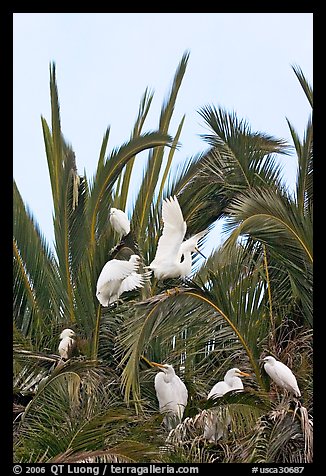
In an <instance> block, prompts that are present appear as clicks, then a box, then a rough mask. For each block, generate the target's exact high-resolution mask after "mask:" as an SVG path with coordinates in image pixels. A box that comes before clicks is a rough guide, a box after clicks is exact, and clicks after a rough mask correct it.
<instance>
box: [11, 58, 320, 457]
mask: <svg viewBox="0 0 326 476" xmlns="http://www.w3.org/2000/svg"><path fill="white" fill-rule="evenodd" d="M188 56H189V55H188V53H185V54H184V55H183V57H182V59H181V61H180V64H179V65H178V68H177V70H176V73H175V77H174V80H173V83H172V87H171V90H170V92H169V94H168V97H167V99H166V100H165V102H164V104H163V107H162V110H161V115H160V118H159V124H158V130H157V131H156V132H150V133H143V132H142V130H143V126H144V123H145V120H146V116H147V114H148V111H149V108H150V105H151V101H152V98H153V95H152V93H150V92H149V91H148V90H146V91H145V93H144V96H143V98H142V100H141V103H140V108H139V112H138V116H137V118H136V122H135V126H134V128H133V131H132V134H131V137H130V140H129V141H128V142H126V143H125V144H123V145H122V146H121V147H120V148H117V149H114V150H112V151H111V152H110V153H109V154H108V155H106V154H107V145H108V140H109V129H107V131H106V132H105V134H104V138H103V142H102V145H101V149H100V154H99V159H98V164H97V169H96V173H95V175H94V177H93V178H92V179H91V180H88V179H87V177H86V176H81V175H79V173H78V170H77V165H76V160H75V155H74V152H73V149H72V147H71V146H70V145H69V144H68V143H67V141H66V140H65V138H64V137H63V134H62V132H61V126H60V112H59V101H58V93H57V85H56V77H55V65H54V64H52V65H51V66H50V93H51V108H52V117H51V130H50V128H49V126H48V124H47V122H46V120H45V119H44V118H42V128H43V135H44V142H45V149H46V155H47V160H48V167H49V174H50V179H51V187H52V196H53V204H54V214H53V225H54V231H55V250H54V251H52V250H51V249H50V247H49V246H48V244H47V242H46V240H45V238H44V237H43V235H42V233H41V231H40V230H39V227H38V225H37V223H36V222H35V220H34V218H33V215H32V213H31V212H30V211H29V210H27V209H26V207H25V205H24V202H23V199H22V197H21V196H20V194H19V191H18V188H17V186H16V185H15V184H14V350H15V361H14V395H15V399H16V400H15V403H16V407H15V409H16V418H15V427H14V429H15V459H16V461H25V462H26V461H29V462H45V461H51V462H73V461H84V460H87V461H113V462H119V461H120V462H135V461H139V462H155V461H156V462H157V461H161V462H203V461H207V462H213V461H218V462H219V461H224V462H228V461H237V462H254V461H257V462H258V461H260V462H274V461H275V462H303V461H311V459H312V451H311V438H312V431H311V415H312V170H313V167H312V123H311V121H310V120H309V122H308V125H307V129H306V132H305V136H304V139H303V141H302V142H301V141H300V138H299V136H298V134H297V133H296V132H295V130H294V128H293V126H292V125H291V124H289V127H290V131H291V135H292V138H293V143H294V148H295V151H296V154H297V157H298V176H297V187H296V191H295V194H294V196H292V195H291V194H290V193H289V192H288V191H287V190H286V188H285V186H284V185H283V181H282V175H281V168H280V167H279V166H278V165H277V161H276V154H287V153H289V150H290V149H289V146H288V145H287V144H286V143H285V142H284V141H282V140H279V139H276V138H274V137H272V136H269V135H267V134H262V133H257V132H252V131H251V129H250V127H249V125H248V124H247V122H246V121H243V120H240V119H239V118H238V117H237V116H236V114H235V113H228V112H227V111H225V110H223V109H221V108H216V107H213V106H206V107H203V108H202V109H201V110H200V111H199V113H200V115H201V117H202V118H203V119H204V120H205V122H206V124H207V125H208V126H209V128H210V129H211V131H212V133H211V134H209V135H206V136H205V137H204V139H205V140H206V141H207V142H208V143H209V146H210V149H209V150H208V152H205V153H203V154H198V155H196V156H194V157H191V158H189V159H187V160H186V161H185V162H184V163H183V164H182V165H181V166H179V169H178V170H177V171H175V170H174V169H173V168H172V164H173V158H174V153H175V149H176V146H177V143H178V140H179V137H180V135H181V132H182V127H183V123H184V117H182V118H181V121H180V123H179V126H178V128H177V131H176V132H175V134H173V135H172V136H171V135H168V134H169V129H170V121H171V117H172V114H173V111H174V108H175V103H176V99H177V94H178V91H179V88H180V86H181V82H182V78H183V76H184V74H185V70H186V66H187V62H188ZM294 71H295V74H296V76H297V77H298V79H299V81H300V83H301V85H302V87H303V89H304V91H305V93H306V95H307V97H308V100H309V101H310V103H311V105H312V91H311V88H310V86H309V85H308V83H307V81H306V80H305V78H304V75H303V73H302V72H301V70H300V69H299V68H297V67H295V68H294ZM166 146H168V149H166ZM146 149H148V150H149V153H148V159H147V163H146V166H145V170H144V175H143V180H142V183H141V185H140V187H139V190H138V195H136V198H135V200H134V202H133V203H131V200H130V196H129V192H130V190H131V188H132V186H133V180H134V174H133V166H134V163H135V160H137V154H139V153H140V152H142V151H144V150H146ZM166 150H167V156H166V155H165V151H166ZM172 194H175V195H177V196H178V199H179V201H180V204H181V208H182V210H183V213H184V217H185V219H186V221H187V225H188V233H189V235H192V234H194V233H196V232H198V231H201V230H202V229H204V228H206V227H211V226H212V225H213V224H214V223H215V222H216V221H217V220H219V219H223V220H224V222H225V229H226V230H227V231H228V232H229V236H228V238H227V240H226V241H225V243H224V244H223V246H221V247H220V248H218V249H216V250H214V251H213V252H212V253H211V255H210V257H209V258H208V259H207V260H206V261H205V262H204V263H200V262H199V261H196V260H195V272H194V274H193V275H192V277H191V279H188V280H187V281H186V282H185V283H182V285H181V283H180V281H179V280H167V281H164V282H157V280H155V279H154V278H152V280H151V283H150V284H148V285H146V286H144V288H143V289H141V290H140V291H136V292H130V293H128V294H127V295H125V296H124V297H123V302H119V303H118V305H115V306H111V307H109V308H102V307H101V306H100V305H99V303H98V302H97V299H96V297H95V287H96V280H97V277H98V275H99V272H100V270H101V268H102V266H103V265H104V263H105V262H106V261H107V260H108V258H109V257H121V258H124V259H126V257H128V256H129V255H130V254H131V253H133V252H137V254H139V255H140V256H141V259H142V264H143V265H146V264H148V263H149V262H150V261H151V260H152V259H153V257H154V255H155V250H156V246H157V242H158V238H159V234H160V231H159V230H160V223H161V221H160V218H161V207H160V204H161V201H162V198H164V197H167V196H170V195H172ZM128 203H129V213H130V217H131V234H130V236H129V237H128V238H127V239H125V240H123V241H122V242H121V243H118V241H117V239H118V237H117V236H116V235H115V234H114V233H113V232H112V229H111V227H110V224H109V222H108V209H109V208H110V207H111V206H115V207H117V208H121V209H125V208H126V206H127V204H128ZM117 243H118V246H116V245H117ZM167 291H168V292H167ZM64 327H71V328H73V329H74V330H75V332H76V333H77V335H78V345H77V347H78V354H79V355H76V356H75V357H73V358H72V359H70V360H68V361H67V362H66V363H64V364H63V365H62V363H61V364H60V365H58V361H59V356H58V355H57V346H58V336H59V334H60V332H61V330H62V329H63V328H64ZM266 352H268V353H270V352H271V353H274V355H276V356H277V357H278V358H280V359H281V360H283V361H284V363H287V364H288V365H289V366H290V367H291V368H292V369H293V370H294V372H295V373H296V375H297V377H298V382H299V387H300V388H301V389H302V394H303V404H302V405H300V406H299V407H298V408H297V409H294V407H293V402H292V401H291V400H290V399H289V398H286V397H285V396H283V395H282V392H281V391H280V389H278V388H276V387H274V385H271V386H270V383H269V381H268V379H267V376H266V374H265V373H264V372H263V371H262V369H261V368H260V366H259V358H260V357H261V355H262V354H264V353H266ZM142 355H144V356H146V357H147V358H148V359H151V360H154V361H160V362H163V361H165V362H168V363H171V364H173V366H174V367H175V369H176V371H177V373H178V374H179V375H180V376H181V377H182V378H183V380H184V381H185V383H186V385H187V388H188V393H189V399H188V405H187V407H186V409H185V413H184V420H183V422H181V424H180V425H178V426H177V427H176V428H175V429H174V430H172V432H171V434H170V435H169V438H168V439H167V434H166V432H165V430H164V426H162V424H161V423H162V415H160V414H159V413H158V405H157V400H156V396H155V391H154V387H153V379H154V373H153V369H151V368H148V366H147V364H146V363H145V361H143V360H142V359H141V356H142ZM231 366H238V367H240V368H241V369H242V370H245V371H247V372H249V373H250V374H251V377H250V378H249V379H248V380H247V381H246V382H245V392H243V393H242V394H233V393H230V394H227V395H225V396H224V397H223V398H221V399H219V400H218V401H215V402H213V403H212V402H211V401H207V400H206V395H207V394H208V392H209V390H210V388H211V387H212V386H213V384H214V383H216V381H217V380H220V378H221V377H222V375H224V373H225V371H226V370H227V369H228V368H230V367H231ZM26 401H28V403H27V405H26ZM213 407H214V408H213ZM211 408H213V409H214V410H215V411H216V410H218V411H220V412H228V413H229V414H230V415H231V429H232V432H231V433H230V432H228V431H226V434H227V435H228V436H227V437H226V439H224V440H223V441H221V443H218V444H216V445H211V444H209V443H207V442H206V441H205V440H203V438H202V429H203V421H204V417H205V412H207V411H210V409H211ZM144 432H145V433H144ZM145 434H146V435H147V438H144V435H145ZM181 436H182V437H181ZM144 441H145V443H144ZM158 448H161V451H158Z"/></svg>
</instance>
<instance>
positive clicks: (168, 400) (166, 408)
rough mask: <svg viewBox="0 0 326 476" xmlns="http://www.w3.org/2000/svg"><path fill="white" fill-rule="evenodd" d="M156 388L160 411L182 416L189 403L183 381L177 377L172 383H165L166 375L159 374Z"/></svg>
mask: <svg viewBox="0 0 326 476" xmlns="http://www.w3.org/2000/svg"><path fill="white" fill-rule="evenodd" d="M154 386H155V390H156V396H157V399H158V402H159V406H160V411H163V412H172V413H177V414H181V415H182V414H183V410H184V409H185V407H186V405H187V401H188V390H187V387H186V386H185V384H184V383H183V382H182V380H181V379H180V378H179V377H178V376H177V375H176V376H175V377H174V378H173V380H172V381H171V382H165V381H164V373H163V372H159V373H158V374H157V375H156V376H155V380H154ZM180 407H181V408H180Z"/></svg>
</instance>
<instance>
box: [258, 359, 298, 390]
mask: <svg viewBox="0 0 326 476" xmlns="http://www.w3.org/2000/svg"><path fill="white" fill-rule="evenodd" d="M262 362H264V369H265V371H266V373H267V374H268V375H269V376H270V378H271V379H272V380H273V381H274V382H275V383H276V385H278V386H279V387H282V388H285V390H287V391H288V392H290V393H292V394H293V395H294V396H295V397H301V393H300V390H299V387H298V383H297V379H296V378H295V376H294V375H293V373H292V370H290V369H289V367H287V366H286V365H285V364H283V363H282V362H280V361H279V360H276V359H274V357H272V356H270V355H269V356H267V357H264V358H263V359H262Z"/></svg>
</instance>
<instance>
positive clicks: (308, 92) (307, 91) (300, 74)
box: [292, 65, 313, 107]
mask: <svg viewBox="0 0 326 476" xmlns="http://www.w3.org/2000/svg"><path fill="white" fill-rule="evenodd" d="M292 69H293V71H294V73H295V75H296V77H297V78H298V80H299V82H300V84H301V87H302V89H303V91H304V93H305V95H306V97H307V99H308V101H309V104H310V106H311V107H313V91H312V87H311V86H310V84H309V83H308V81H307V79H306V77H305V75H304V74H303V71H302V69H301V68H300V67H299V66H298V65H293V66H292Z"/></svg>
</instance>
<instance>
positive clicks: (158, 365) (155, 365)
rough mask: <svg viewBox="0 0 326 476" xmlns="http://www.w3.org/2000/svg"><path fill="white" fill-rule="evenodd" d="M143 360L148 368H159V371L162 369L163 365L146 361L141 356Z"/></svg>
mask: <svg viewBox="0 0 326 476" xmlns="http://www.w3.org/2000/svg"><path fill="white" fill-rule="evenodd" d="M141 358H142V359H143V360H145V362H146V363H147V364H148V365H149V366H150V367H159V368H160V369H164V368H165V367H164V365H162V364H157V363H156V362H151V361H150V360H148V359H146V357H144V356H143V355H142V356H141Z"/></svg>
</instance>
